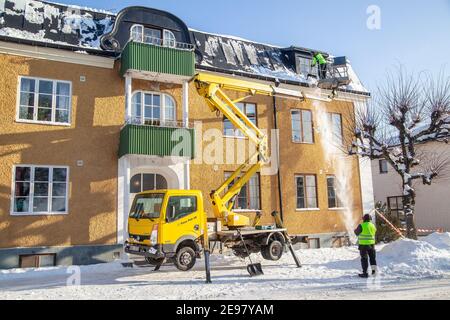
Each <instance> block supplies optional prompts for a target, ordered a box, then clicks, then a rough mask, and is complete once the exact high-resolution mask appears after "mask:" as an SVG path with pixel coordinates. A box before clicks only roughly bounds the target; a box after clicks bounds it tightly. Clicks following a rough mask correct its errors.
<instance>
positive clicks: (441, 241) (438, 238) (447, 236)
mask: <svg viewBox="0 0 450 320" xmlns="http://www.w3.org/2000/svg"><path fill="white" fill-rule="evenodd" d="M421 240H422V241H425V242H428V243H429V244H431V245H432V246H434V247H436V248H438V249H446V250H450V233H449V232H445V233H437V232H436V233H433V234H430V235H429V236H427V237H424V238H422V239H421Z"/></svg>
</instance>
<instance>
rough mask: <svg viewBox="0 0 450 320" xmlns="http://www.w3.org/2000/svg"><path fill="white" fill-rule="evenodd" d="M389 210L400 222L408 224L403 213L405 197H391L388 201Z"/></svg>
mask: <svg viewBox="0 0 450 320" xmlns="http://www.w3.org/2000/svg"><path fill="white" fill-rule="evenodd" d="M387 200H388V208H389V210H390V212H391V215H393V216H395V217H397V218H398V219H399V220H400V222H402V223H406V215H405V212H404V211H403V200H404V197H403V196H399V197H389V198H388V199H387Z"/></svg>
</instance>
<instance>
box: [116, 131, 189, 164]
mask: <svg viewBox="0 0 450 320" xmlns="http://www.w3.org/2000/svg"><path fill="white" fill-rule="evenodd" d="M194 153H195V131H194V129H187V128H170V127H158V126H146V125H135V124H126V125H125V126H124V127H123V128H122V130H121V132H120V146H119V158H120V157H123V156H125V155H129V154H132V155H148V156H160V157H170V156H175V157H189V158H190V159H193V158H194Z"/></svg>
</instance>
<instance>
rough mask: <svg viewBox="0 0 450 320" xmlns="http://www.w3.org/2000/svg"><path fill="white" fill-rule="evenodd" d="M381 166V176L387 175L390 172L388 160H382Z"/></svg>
mask: <svg viewBox="0 0 450 320" xmlns="http://www.w3.org/2000/svg"><path fill="white" fill-rule="evenodd" d="M379 166H380V174H386V173H388V172H389V169H388V162H387V160H380V161H379Z"/></svg>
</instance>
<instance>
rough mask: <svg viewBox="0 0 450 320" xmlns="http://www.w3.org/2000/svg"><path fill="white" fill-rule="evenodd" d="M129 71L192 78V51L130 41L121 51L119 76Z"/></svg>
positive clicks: (193, 61)
mask: <svg viewBox="0 0 450 320" xmlns="http://www.w3.org/2000/svg"><path fill="white" fill-rule="evenodd" d="M130 70H133V71H143V72H156V73H162V74H169V75H178V76H185V77H192V76H194V74H195V56H194V51H193V50H185V49H179V48H176V47H175V48H171V47H165V46H159V45H154V44H147V43H141V42H134V41H130V42H128V44H127V45H126V46H125V48H124V49H123V51H122V56H121V68H120V72H121V75H122V76H123V75H124V74H125V73H126V72H127V71H130Z"/></svg>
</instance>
